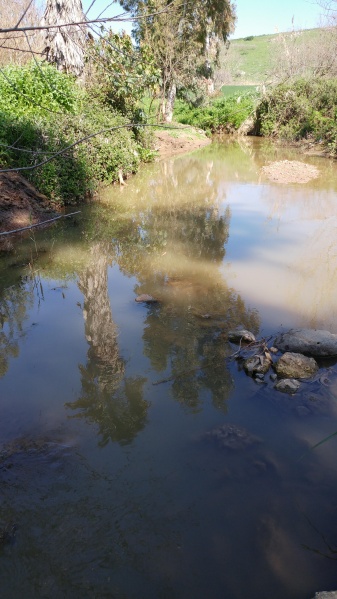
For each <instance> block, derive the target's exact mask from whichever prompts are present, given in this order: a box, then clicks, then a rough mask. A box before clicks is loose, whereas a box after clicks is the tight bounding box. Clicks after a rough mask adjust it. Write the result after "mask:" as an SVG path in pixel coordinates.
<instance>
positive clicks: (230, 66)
mask: <svg viewBox="0 0 337 599" xmlns="http://www.w3.org/2000/svg"><path fill="white" fill-rule="evenodd" d="M319 31H320V30H319V29H306V30H303V31H301V32H298V34H297V35H298V44H305V43H306V41H308V40H309V39H312V38H313V37H316V36H318V35H319ZM291 35H294V33H293V32H292V33H282V34H278V33H275V34H271V35H258V36H248V37H246V38H241V39H233V40H231V42H230V46H229V50H227V51H225V50H223V51H222V53H221V57H220V60H221V62H222V63H223V64H224V65H227V70H228V71H229V78H230V81H231V83H232V84H237V85H240V86H243V85H258V84H261V83H266V82H268V81H269V80H270V79H271V78H272V71H273V67H274V65H276V64H277V56H278V53H279V51H280V50H279V49H280V45H281V44H282V38H283V39H285V40H287V36H291ZM281 36H282V37H281ZM226 87H227V86H226ZM229 87H231V86H229ZM222 92H223V93H224V90H222Z"/></svg>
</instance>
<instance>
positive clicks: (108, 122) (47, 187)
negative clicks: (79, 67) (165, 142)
mask: <svg viewBox="0 0 337 599" xmlns="http://www.w3.org/2000/svg"><path fill="white" fill-rule="evenodd" d="M0 118H1V123H2V127H1V130H0V143H1V145H0V161H1V164H2V166H3V167H9V168H22V167H23V168H26V167H29V168H31V170H24V171H23V174H24V175H25V176H26V177H27V178H29V179H30V180H31V182H32V183H34V184H35V185H36V186H37V188H38V189H39V190H40V191H41V192H42V193H45V194H46V195H47V196H48V197H50V198H51V199H53V200H54V201H55V202H58V203H60V204H64V203H74V202H77V201H79V200H81V199H84V197H85V196H87V195H88V194H90V193H92V192H93V191H94V190H95V188H96V187H97V185H98V184H99V183H100V182H104V183H111V182H112V181H115V180H116V179H118V177H119V175H120V174H123V175H127V174H129V173H132V172H135V171H136V170H137V168H138V166H139V163H140V160H141V159H144V158H147V157H148V156H149V154H150V153H149V150H148V149H146V148H144V146H143V145H141V143H140V141H139V140H137V139H136V138H135V135H134V134H133V132H132V131H131V130H130V129H129V128H128V127H125V126H126V125H127V124H128V123H129V122H130V121H129V120H128V118H127V117H125V116H123V115H122V114H121V113H120V112H118V111H116V110H115V109H113V108H111V107H110V108H109V107H107V106H104V104H103V103H102V102H100V101H99V100H98V99H94V98H92V97H90V96H89V94H88V93H87V92H86V91H85V90H83V89H81V88H80V87H79V86H78V85H77V83H76V81H75V79H74V78H72V77H70V76H67V75H65V74H62V73H60V72H59V71H57V70H56V69H55V68H54V67H52V66H50V65H45V64H36V63H32V64H29V65H26V66H22V67H18V66H15V67H13V66H8V67H6V68H5V69H4V70H3V77H1V79H0ZM109 129H110V131H109ZM81 139H86V140H85V141H84V142H83V143H77V142H78V141H79V140H81ZM72 144H75V145H74V146H73V147H70V148H69V149H67V150H66V151H65V152H64V150H65V148H68V147H69V146H71V145H72ZM57 153H59V154H58V155H56V156H55V157H54V158H53V159H52V160H50V161H49V162H47V163H45V164H43V165H41V166H40V167H39V168H32V167H36V165H37V164H40V163H41V162H45V161H46V160H48V158H49V157H51V156H52V155H53V154H57Z"/></svg>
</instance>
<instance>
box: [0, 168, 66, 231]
mask: <svg viewBox="0 0 337 599" xmlns="http://www.w3.org/2000/svg"><path fill="white" fill-rule="evenodd" d="M53 216H57V211H56V209H55V207H54V206H52V205H51V203H50V201H49V200H48V198H47V197H46V196H44V195H43V194H42V193H39V192H38V191H37V190H36V189H35V187H33V185H31V184H30V183H29V182H28V181H27V180H26V179H25V178H24V177H22V176H21V175H19V174H18V173H15V172H10V173H1V174H0V232H4V231H12V230H13V229H20V228H22V227H27V226H29V225H33V224H37V223H40V222H42V221H45V220H47V219H48V218H53Z"/></svg>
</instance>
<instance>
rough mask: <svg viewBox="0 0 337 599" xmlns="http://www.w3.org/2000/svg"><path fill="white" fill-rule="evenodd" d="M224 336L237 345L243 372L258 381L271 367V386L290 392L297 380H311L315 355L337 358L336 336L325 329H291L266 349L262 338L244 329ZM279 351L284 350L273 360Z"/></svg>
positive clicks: (295, 385) (295, 387)
mask: <svg viewBox="0 0 337 599" xmlns="http://www.w3.org/2000/svg"><path fill="white" fill-rule="evenodd" d="M228 339H229V341H231V342H232V343H237V344H240V349H239V350H238V352H236V354H234V355H235V357H236V358H237V359H238V360H240V361H241V362H242V366H243V369H244V371H245V372H246V374H248V375H249V376H251V377H253V378H254V379H255V380H256V382H258V383H262V382H263V381H264V378H265V375H266V374H267V373H268V372H269V370H270V368H271V367H272V368H273V369H274V373H272V374H271V376H270V378H271V380H273V381H275V389H277V390H278V391H282V392H284V393H288V394H290V395H292V394H294V393H296V391H298V389H299V388H300V381H301V380H308V379H312V378H313V377H314V376H315V375H316V373H317V372H318V370H319V365H318V363H317V362H316V360H315V357H317V358H322V357H334V356H335V357H337V335H335V334H333V333H330V332H329V331H322V330H316V329H291V330H290V331H288V332H286V333H282V334H281V335H279V336H278V337H276V339H275V340H274V343H273V346H271V347H270V348H269V347H268V345H267V342H266V340H264V339H263V340H262V341H256V339H255V337H254V335H253V334H252V333H250V332H249V331H246V330H245V329H238V330H237V331H229V333H228ZM241 346H242V349H241ZM279 352H284V353H283V355H282V356H281V357H279V358H278V359H275V361H274V360H273V357H274V356H275V354H277V353H279ZM272 354H273V357H272ZM276 357H277V356H275V358H276Z"/></svg>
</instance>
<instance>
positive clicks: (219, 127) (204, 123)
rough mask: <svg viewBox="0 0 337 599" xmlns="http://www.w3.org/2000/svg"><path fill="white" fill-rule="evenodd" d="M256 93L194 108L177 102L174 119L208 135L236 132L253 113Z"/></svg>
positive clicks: (225, 98) (220, 99) (217, 100)
mask: <svg viewBox="0 0 337 599" xmlns="http://www.w3.org/2000/svg"><path fill="white" fill-rule="evenodd" d="M258 97H259V96H258V95H257V93H256V92H255V93H248V94H243V95H241V96H240V95H238V94H236V95H232V96H229V97H224V98H219V99H216V100H214V101H213V102H211V103H209V104H207V105H205V106H200V107H197V108H194V107H193V106H191V105H189V104H187V103H186V102H183V101H182V100H177V102H176V107H175V112H174V117H175V119H176V120H177V121H178V122H179V123H183V124H185V125H192V126H194V127H199V128H201V129H204V130H205V131H207V132H209V133H214V132H221V131H224V132H226V131H227V132H230V131H233V130H236V129H238V128H239V127H240V125H242V123H243V122H244V121H245V120H246V119H247V118H248V117H249V116H250V115H251V114H252V113H253V112H254V109H255V106H256V103H257V99H258Z"/></svg>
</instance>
